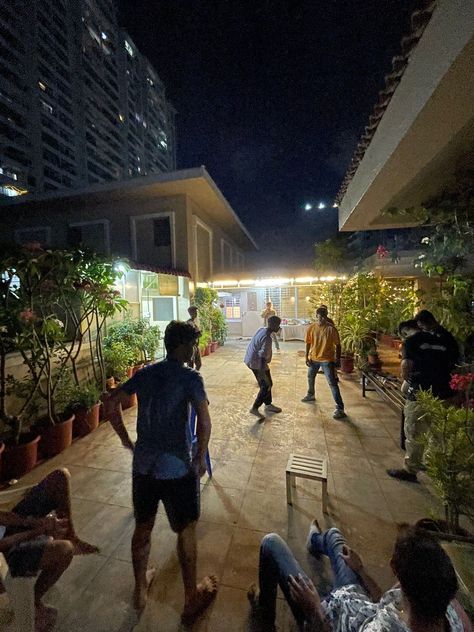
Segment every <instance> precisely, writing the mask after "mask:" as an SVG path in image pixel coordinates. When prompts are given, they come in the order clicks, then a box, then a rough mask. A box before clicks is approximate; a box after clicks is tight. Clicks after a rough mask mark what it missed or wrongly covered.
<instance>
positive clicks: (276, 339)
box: [272, 332, 280, 351]
mask: <svg viewBox="0 0 474 632" xmlns="http://www.w3.org/2000/svg"><path fill="white" fill-rule="evenodd" d="M272 340H273V342H274V343H275V349H276V350H277V351H280V343H279V342H278V336H277V335H276V333H275V332H273V333H272Z"/></svg>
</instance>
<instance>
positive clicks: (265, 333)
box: [244, 316, 281, 421]
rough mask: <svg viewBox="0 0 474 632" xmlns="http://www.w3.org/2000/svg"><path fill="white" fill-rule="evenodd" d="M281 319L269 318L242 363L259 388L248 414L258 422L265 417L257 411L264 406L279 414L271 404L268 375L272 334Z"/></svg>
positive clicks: (277, 409)
mask: <svg viewBox="0 0 474 632" xmlns="http://www.w3.org/2000/svg"><path fill="white" fill-rule="evenodd" d="M280 323H281V319H280V318H278V316H270V317H269V319H268V325H267V327H261V328H260V329H259V330H258V331H257V332H256V334H255V335H254V337H253V338H252V340H251V341H250V344H249V346H248V347H247V353H246V354H245V358H244V362H245V364H246V365H247V366H248V367H249V369H250V370H251V371H252V372H253V374H254V375H255V379H256V380H257V383H258V385H259V387H260V390H259V392H258V395H257V397H256V399H255V401H254V403H253V406H252V408H251V409H250V413H251V414H252V415H255V416H256V417H258V419H259V420H260V421H262V420H263V419H265V416H264V415H262V413H261V412H260V411H259V408H260V406H261V405H262V404H265V411H266V412H270V413H281V408H280V407H279V406H275V405H274V404H272V386H273V382H272V376H271V374H270V367H269V365H270V362H271V361H272V334H275V333H276V332H277V331H278V330H279V329H280Z"/></svg>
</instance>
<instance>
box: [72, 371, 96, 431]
mask: <svg viewBox="0 0 474 632" xmlns="http://www.w3.org/2000/svg"><path fill="white" fill-rule="evenodd" d="M69 408H70V410H71V412H73V413H74V423H73V433H74V436H75V437H85V436H86V435H88V434H89V433H91V432H92V431H93V430H95V429H96V428H97V427H98V426H99V410H100V389H99V388H98V387H97V385H95V384H84V385H82V386H76V387H74V388H73V390H72V392H71V399H70V401H69Z"/></svg>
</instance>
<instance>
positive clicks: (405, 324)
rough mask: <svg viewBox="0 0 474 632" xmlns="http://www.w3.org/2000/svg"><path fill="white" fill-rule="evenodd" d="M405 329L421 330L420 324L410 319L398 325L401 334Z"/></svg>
mask: <svg viewBox="0 0 474 632" xmlns="http://www.w3.org/2000/svg"><path fill="white" fill-rule="evenodd" d="M404 329H419V327H418V323H417V322H416V320H415V319H414V318H410V320H403V321H402V322H401V323H400V324H399V325H398V333H399V334H401V333H402V331H403V330H404Z"/></svg>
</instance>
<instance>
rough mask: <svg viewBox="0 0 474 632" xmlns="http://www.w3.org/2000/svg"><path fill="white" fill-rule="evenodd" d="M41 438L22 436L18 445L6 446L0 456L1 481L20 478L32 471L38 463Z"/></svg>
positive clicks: (31, 435)
mask: <svg viewBox="0 0 474 632" xmlns="http://www.w3.org/2000/svg"><path fill="white" fill-rule="evenodd" d="M40 438H41V436H40V435H37V434H35V433H34V434H33V433H31V434H30V433H28V434H25V435H23V437H22V439H23V441H21V443H19V444H18V445H13V444H12V445H6V446H5V451H4V452H3V454H2V479H3V480H6V481H9V480H10V479H12V478H20V476H23V475H24V474H26V473H27V472H29V471H30V470H32V469H33V468H34V467H35V465H36V462H37V461H38V442H39V440H40Z"/></svg>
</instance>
